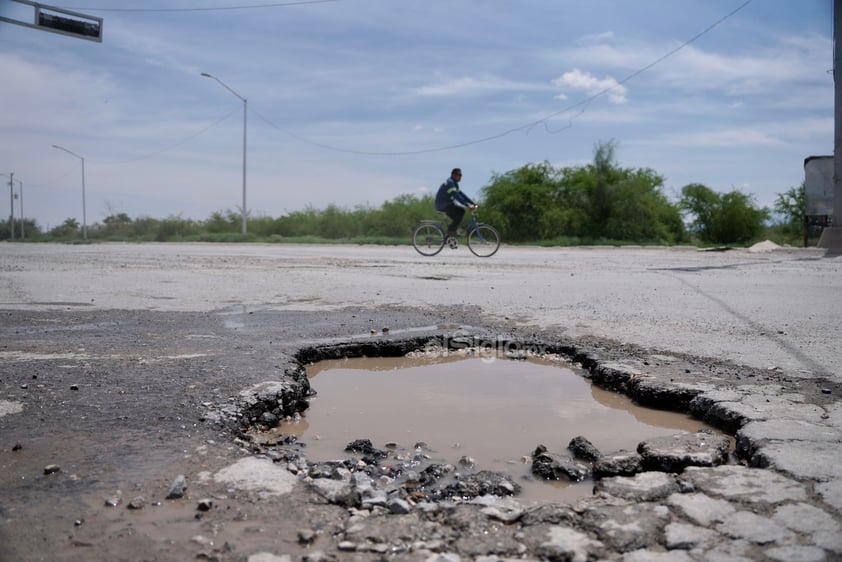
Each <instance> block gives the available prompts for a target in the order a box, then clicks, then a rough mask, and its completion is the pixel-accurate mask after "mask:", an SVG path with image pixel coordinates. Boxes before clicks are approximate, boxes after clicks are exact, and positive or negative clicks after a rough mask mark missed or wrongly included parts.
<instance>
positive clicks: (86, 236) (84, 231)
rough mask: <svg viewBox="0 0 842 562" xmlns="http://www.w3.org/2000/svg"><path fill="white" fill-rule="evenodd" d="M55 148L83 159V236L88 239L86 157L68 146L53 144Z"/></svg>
mask: <svg viewBox="0 0 842 562" xmlns="http://www.w3.org/2000/svg"><path fill="white" fill-rule="evenodd" d="M53 148H57V149H59V150H63V151H64V152H66V153H68V154H70V155H71V156H75V157H76V158H78V159H79V160H81V161H82V238H83V239H84V240H87V239H88V221H87V216H86V212H85V159H84V158H82V157H81V156H79V155H78V154H76V153H75V152H71V151H69V150H67V149H66V148H64V147H62V146H58V145H55V144H54V145H53Z"/></svg>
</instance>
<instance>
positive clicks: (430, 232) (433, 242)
mask: <svg viewBox="0 0 842 562" xmlns="http://www.w3.org/2000/svg"><path fill="white" fill-rule="evenodd" d="M412 245H413V246H415V249H416V250H418V253H419V254H421V255H422V256H435V255H436V254H438V253H439V252H441V249H442V248H444V231H443V230H442V229H441V228H439V227H438V226H436V225H434V224H420V225H418V227H417V228H416V229H415V232H413V233H412Z"/></svg>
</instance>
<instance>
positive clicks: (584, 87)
mask: <svg viewBox="0 0 842 562" xmlns="http://www.w3.org/2000/svg"><path fill="white" fill-rule="evenodd" d="M552 83H553V84H554V85H555V86H558V87H560V88H568V89H571V90H578V91H582V92H584V93H586V94H587V95H589V96H595V95H601V94H607V95H608V99H610V100H611V103H614V104H624V103H626V102H627V101H628V100H627V98H626V87H625V86H623V85H622V84H619V83H618V82H617V80H615V79H614V78H612V77H610V76H607V77H605V78H597V77H595V76H594V75H592V74H590V73H587V72H582V71H581V70H579V69H578V68H574V69H573V70H571V71H568V72H565V73H564V74H562V75H561V76H560V77H558V78H556V79H554V80H553V81H552ZM560 95H565V94H564V93H563V92H562V94H560Z"/></svg>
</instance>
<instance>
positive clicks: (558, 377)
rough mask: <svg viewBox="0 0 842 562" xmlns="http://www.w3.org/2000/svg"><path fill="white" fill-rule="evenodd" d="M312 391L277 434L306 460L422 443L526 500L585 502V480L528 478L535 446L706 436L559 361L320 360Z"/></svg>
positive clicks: (606, 445)
mask: <svg viewBox="0 0 842 562" xmlns="http://www.w3.org/2000/svg"><path fill="white" fill-rule="evenodd" d="M308 376H309V377H310V379H311V381H310V382H311V384H312V386H313V388H314V389H315V390H316V391H317V392H318V395H317V396H316V397H314V398H313V399H312V400H311V402H310V407H309V409H308V410H306V411H305V412H304V413H303V415H302V417H301V419H300V420H298V421H294V422H285V423H284V424H282V425H281V426H279V427H278V428H276V430H275V431H276V432H280V433H281V434H283V435H296V436H297V437H298V438H299V442H301V443H304V444H305V445H306V446H305V449H304V453H305V454H306V456H307V458H308V460H310V461H328V460H336V459H340V458H348V456H349V455H350V453H346V452H344V449H345V446H346V445H347V444H348V443H350V442H352V441H354V440H357V439H370V440H371V442H372V443H373V445H374V446H375V447H377V448H379V449H383V448H385V447H386V446H387V445H391V447H392V448H397V449H402V450H408V451H412V450H414V448H415V446H416V444H417V443H419V442H420V443H425V444H426V447H425V449H424V450H425V452H426V453H427V454H428V455H430V456H431V457H432V461H433V462H444V463H450V464H453V465H456V466H459V467H460V470H463V471H464V470H468V469H465V468H464V467H462V466H461V464H460V459H462V458H463V457H469V458H471V459H473V461H474V462H475V468H474V470H493V471H498V472H504V473H508V474H510V475H511V476H512V478H513V479H514V480H515V481H516V482H518V483H519V484H520V485H521V486H523V492H522V493H521V494H520V495H519V496H518V497H519V498H520V499H524V500H566V501H573V500H575V499H577V498H580V497H584V496H588V495H590V494H591V492H592V488H593V482H590V481H586V482H581V483H577V484H573V483H569V482H546V481H543V480H535V479H534V477H532V475H531V473H530V464H529V456H530V454H531V453H532V451H534V449H535V447H536V446H537V445H539V444H543V445H546V446H547V448H548V449H549V450H550V452H555V453H561V454H567V453H569V451H567V445H568V443H569V442H570V440H571V439H572V438H573V437H576V436H579V435H582V436H584V437H586V438H588V439H589V440H590V441H591V442H592V443H593V444H594V445H595V446H596V447H597V448H598V449H599V450H600V451H602V452H603V453H604V454H605V453H612V452H616V451H618V450H621V449H624V450H627V451H634V450H636V448H637V444H638V443H639V442H640V441H642V440H644V439H649V438H652V437H658V436H662V435H672V434H675V433H681V432H688V433H689V432H696V431H698V430H699V429H702V428H705V429H710V430H713V428H711V427H709V426H706V425H705V424H704V423H702V422H700V421H698V420H695V419H693V418H692V417H690V416H687V415H683V414H678V413H674V412H665V411H660V410H651V409H647V408H642V407H640V406H637V405H635V404H634V403H633V402H632V401H631V400H630V399H629V398H627V397H626V396H624V395H620V394H617V393H613V392H609V391H606V390H602V389H600V388H598V387H595V386H593V385H592V384H591V383H590V382H589V381H588V380H587V379H585V378H583V377H582V376H581V374H580V373H578V372H576V371H574V370H573V368H572V367H570V366H569V364H568V363H566V362H564V361H562V360H548V359H537V358H529V359H528V360H510V359H492V358H489V357H485V358H476V357H474V358H465V357H464V356H453V355H452V354H451V356H449V357H437V358H431V357H430V356H428V355H422V356H419V357H414V358H411V357H399V358H386V357H382V358H360V359H340V360H328V361H321V362H318V363H315V364H313V365H311V366H310V367H309V368H308Z"/></svg>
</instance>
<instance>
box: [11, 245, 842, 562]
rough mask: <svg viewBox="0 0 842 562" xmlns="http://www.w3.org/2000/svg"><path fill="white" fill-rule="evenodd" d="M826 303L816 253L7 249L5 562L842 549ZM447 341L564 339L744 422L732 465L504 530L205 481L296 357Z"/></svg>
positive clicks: (666, 397) (839, 319)
mask: <svg viewBox="0 0 842 562" xmlns="http://www.w3.org/2000/svg"><path fill="white" fill-rule="evenodd" d="M840 294H842V257H840V256H838V255H833V254H829V253H827V252H826V251H824V250H818V249H792V248H787V249H781V248H776V249H769V248H768V247H766V246H762V247H760V248H756V249H754V250H753V251H752V250H751V249H749V250H730V251H707V252H702V251H697V250H696V249H691V248H638V247H632V248H533V247H509V246H504V247H503V248H501V250H500V252H499V253H498V254H497V255H495V256H494V257H492V258H490V259H480V258H476V257H474V256H473V255H471V254H470V253H469V252H468V251H467V249H465V248H460V249H458V250H455V251H453V250H447V251H445V252H443V253H442V254H440V255H439V256H435V257H433V258H424V257H422V256H420V255H418V254H416V253H415V252H414V251H413V250H412V248H411V247H409V246H405V247H379V246H377V247H376V246H351V245H330V246H327V245H324V246H321V245H312V246H310V245H257V244H244V245H228V244H152V243H149V244H116V243H115V244H95V245H52V244H2V245H0V318H2V321H1V322H0V338H1V341H0V560H92V559H102V560H106V559H107V560H140V559H143V560H184V559H195V558H196V557H200V558H205V559H219V560H253V561H258V560H274V559H277V560H284V559H287V560H301V559H310V560H317V559H320V558H319V557H320V556H321V557H322V558H321V559H325V560H329V559H339V560H345V559H348V560H380V559H401V560H402V559H406V560H435V559H441V560H457V559H460V560H473V559H477V560H480V559H482V560H489V561H490V560H498V559H545V560H591V559H594V560H595V559H611V560H615V559H616V560H656V559H657V560H739V559H745V560H794V559H799V560H835V559H840V557H842V543H841V542H840V539H839V538H838V537H840V536H842V518H840V513H841V512H842V466H840V465H841V464H842V463H840V461H842V457H840V455H839V445H840V442H842V400H840V394H842V368H840V367H841V365H840V364H842V353H840V351H839V344H838V334H839V333H842V329H841V328H842V299H840V298H839V295H840ZM384 327H388V328H389V334H388V336H382V335H380V334H382V328H384ZM457 329H458V330H461V331H463V332H465V331H468V332H474V333H480V334H483V335H484V337H489V338H491V337H496V336H498V335H505V336H506V337H508V338H513V339H524V340H527V339H529V340H533V341H534V340H539V341H542V342H548V343H553V344H555V343H559V344H561V343H563V344H565V345H567V346H572V347H573V348H575V349H578V350H580V354H581V356H582V357H585V358H587V360H586V361H585V363H587V364H589V367H590V372H591V377H592V379H593V380H594V381H595V382H596V383H598V384H601V385H603V386H606V387H609V388H615V389H617V390H619V391H623V392H626V393H628V394H630V395H632V396H634V397H635V399H637V400H639V401H642V402H650V403H653V404H657V405H659V406H661V407H672V408H674V409H683V410H686V411H691V412H692V413H694V415H696V416H697V417H699V418H700V419H704V420H705V421H708V422H712V423H713V424H714V425H718V426H719V427H722V428H726V429H728V430H730V431H731V432H735V433H736V437H737V443H738V450H739V451H741V454H742V458H741V462H740V463H738V464H734V465H727V466H721V467H713V468H701V467H699V468H692V469H686V470H685V471H684V472H683V473H681V474H678V475H670V476H668V478H667V481H663V479H661V480H657V481H655V482H653V481H652V479H646V478H638V477H634V478H624V477H621V479H620V480H618V481H616V482H615V481H613V480H612V481H609V482H606V483H605V484H602V485H601V489H600V491H599V494H597V495H595V496H594V497H593V498H591V499H588V500H586V501H585V503H583V504H582V505H577V506H572V507H570V508H569V513H568V511H564V510H565V509H568V508H562V507H558V506H556V508H555V509H556V511H554V512H553V514H550V513H549V512H548V511H547V509H548V508H526V507H523V508H522V509H523V514H518V515H517V516H516V517H515V516H508V517H503V518H501V517H500V516H499V513H500V512H501V511H505V510H508V513H516V514H517V513H518V512H517V509H521V508H517V507H514V508H513V507H511V506H509V505H508V504H506V505H505V506H503V505H494V506H491V507H489V506H488V505H485V506H473V507H476V509H475V510H473V511H471V516H470V518H469V517H468V516H467V515H466V516H465V518H461V516H457V515H458V514H461V513H462V510H465V509H472V507H471V506H469V505H455V506H451V505H446V506H438V507H436V508H435V509H433V508H425V509H424V510H421V509H418V510H416V511H413V512H411V513H407V514H401V515H400V516H394V515H392V516H391V517H388V516H383V514H381V513H379V512H377V511H371V512H369V513H358V512H349V510H348V509H347V508H346V507H342V506H339V505H336V504H334V503H331V502H329V501H328V502H325V501H322V500H318V499H314V493H313V491H312V489H310V488H309V487H308V486H306V485H305V483H303V482H301V483H300V484H295V485H291V486H290V489H289V490H285V491H284V492H283V493H277V492H272V491H271V490H266V489H261V488H260V486H257V487H256V488H254V487H252V486H247V485H245V484H244V483H243V481H235V482H234V483H231V482H226V481H223V480H220V479H218V478H216V476H218V475H219V474H221V473H223V471H225V470H228V469H230V467H232V466H234V465H235V464H236V463H237V462H240V461H242V460H243V458H244V457H249V455H248V451H247V450H245V449H244V448H243V447H242V446H241V444H238V443H236V442H235V440H234V439H233V435H232V434H231V432H230V431H228V430H226V429H225V428H224V427H222V426H219V425H217V424H213V423H208V421H207V418H206V416H207V411H208V409H209V408H210V407H212V405H214V404H224V403H226V402H229V401H230V399H231V397H233V396H236V395H237V394H238V393H239V392H241V391H242V390H243V389H245V388H248V387H250V386H251V385H254V384H257V383H260V382H263V381H266V380H275V379H278V378H281V377H283V375H284V373H285V372H286V371H287V370H289V369H291V368H293V367H294V365H295V360H294V356H295V354H296V353H297V352H298V351H299V350H301V349H303V348H308V347H314V346H315V347H318V346H320V345H334V344H337V343H338V344H342V343H343V342H344V343H347V342H360V341H371V340H372V338H374V337H375V336H372V334H371V332H372V330H374V331H375V332H376V333H377V334H378V335H377V336H376V338H378V339H398V340H399V339H401V338H404V337H413V338H416V337H419V335H429V336H430V337H439V338H441V337H444V336H446V335H448V334H450V333H452V332H453V331H454V330H457ZM580 359H581V357H580ZM361 437H363V436H361ZM741 443H742V445H741ZM533 445H534V443H530V444H528V446H530V447H531V446H533ZM48 465H57V466H58V467H59V469H58V470H57V471H54V472H51V473H50V474H45V472H48V471H46V470H45V468H46V467H47V466H48ZM276 466H277V465H276ZM53 470H54V469H53ZM178 474H184V475H186V476H187V480H188V482H189V484H188V492H189V495H188V498H187V499H184V500H175V501H173V500H166V499H164V498H165V496H166V493H167V489H168V487H169V485H170V483H171V482H172V480H173V478H175V476H176V475H178ZM644 474H649V473H644ZM638 476H640V475H638ZM252 483H253V482H252ZM205 497H207V498H213V499H214V503H215V505H214V508H213V509H211V510H210V511H209V512H208V513H207V514H205V513H199V512H197V511H196V508H195V502H196V501H197V500H199V499H200V498H205ZM114 498H119V502H116V503H118V506H117V507H114V508H109V507H107V506H106V505H105V501H106V500H107V499H114ZM138 498H141V499H142V501H141V502H139V503H137V504H135V505H140V506H141V508H140V509H128V508H127V507H126V506H127V504H129V503H130V501H131V500H133V499H138ZM641 498H645V501H642V500H641ZM489 509H495V510H496V512H497V514H498V515H496V516H492V515H489V514H488V510H489ZM536 509H537V511H536ZM437 510H438V511H437ZM483 510H484V511H483ZM632 512H634V513H632ZM630 513H632V515H631V516H630V515H629V514H630ZM568 515H569V516H568ZM402 518H403V519H402ZM454 518H455V519H458V520H459V522H458V524H457V523H456V522H455V520H454ZM632 520H633V521H634V522H635V523H634V525H633V524H632ZM395 525H398V526H401V525H402V526H403V529H404V530H406V529H412V530H413V532H412V533H409V532H408V531H406V533H408V534H407V537H409V538H406V539H405V540H403V539H402V540H401V541H400V542H401V544H397V543H396V542H395V541H397V538H399V537H401V536H402V535H401V533H400V532H398V533H390V532H388V529H392V527H393V526H395ZM361 526H362V527H361ZM361 528H367V530H366V531H365V533H362V531H361ZM454 529H457V530H458V531H459V532H457V531H456V530H454ZM764 529H766V531H764ZM768 529H773V531H768ZM360 533H362V534H363V535H364V536H363V537H361V536H360ZM425 533H426V534H425ZM302 536H304V537H305V538H302ZM468 536H470V537H471V540H470V541H468V539H467V537H468ZM483 536H485V537H487V539H486V540H483V539H482V537H483ZM314 537H317V538H315V539H314ZM389 541H393V542H391V543H390V542H389ZM261 556H262V557H263V558H260V557H261ZM271 557H274V558H271ZM307 557H309V558H307Z"/></svg>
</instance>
